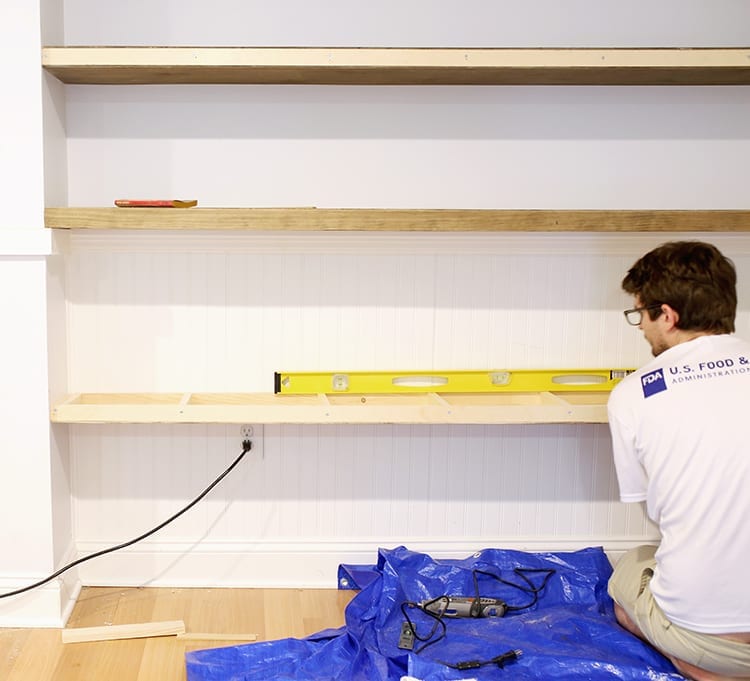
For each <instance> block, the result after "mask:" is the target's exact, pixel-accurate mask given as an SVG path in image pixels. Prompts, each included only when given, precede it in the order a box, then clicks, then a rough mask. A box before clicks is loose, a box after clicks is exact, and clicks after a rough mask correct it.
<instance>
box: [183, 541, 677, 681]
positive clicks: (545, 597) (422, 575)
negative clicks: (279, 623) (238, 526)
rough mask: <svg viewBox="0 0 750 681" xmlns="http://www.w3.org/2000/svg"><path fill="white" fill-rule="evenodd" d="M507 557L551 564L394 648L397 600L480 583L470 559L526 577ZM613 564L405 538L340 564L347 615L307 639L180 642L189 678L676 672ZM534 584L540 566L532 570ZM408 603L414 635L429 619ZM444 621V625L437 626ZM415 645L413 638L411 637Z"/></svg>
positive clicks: (591, 556)
mask: <svg viewBox="0 0 750 681" xmlns="http://www.w3.org/2000/svg"><path fill="white" fill-rule="evenodd" d="M514 568H530V569H550V568H551V569H554V570H555V572H554V574H553V575H552V577H551V578H550V580H549V581H548V582H547V584H546V586H545V588H544V590H543V591H542V592H540V594H539V598H538V601H537V602H536V603H535V604H534V605H532V606H531V607H529V608H525V609H522V610H519V611H510V612H508V613H507V614H506V615H505V616H504V617H487V618H476V619H475V618H461V619H449V618H446V619H444V621H445V623H446V634H445V637H444V638H442V639H440V640H439V641H437V642H436V643H434V644H432V645H430V646H428V647H427V648H425V649H424V650H423V651H422V652H419V653H417V654H415V653H414V652H407V651H404V650H401V649H399V648H398V641H399V635H400V633H401V626H402V622H403V621H404V614H403V612H402V609H401V604H402V603H403V602H405V601H411V602H419V601H423V600H427V599H431V598H436V597H438V596H441V595H466V596H472V595H474V593H475V582H474V576H473V571H474V570H480V571H484V572H490V573H492V574H494V575H496V576H498V577H501V578H503V579H506V580H507V581H510V582H513V583H521V582H520V580H519V579H518V577H517V575H515V574H514V572H513V570H514ZM611 572H612V568H611V566H610V564H609V561H608V560H607V557H606V556H605V554H604V552H603V551H602V550H601V549H600V548H588V549H583V550H581V551H573V552H561V553H527V552H522V551H513V550H505V549H485V550H483V551H481V552H478V553H476V554H474V555H472V556H470V557H467V558H465V559H462V560H436V559H433V558H431V557H430V556H428V555H426V554H424V553H418V552H414V551H410V550H408V549H407V548H405V547H399V548H396V549H392V550H385V549H381V550H380V551H379V554H378V561H377V564H376V565H375V566H369V567H368V566H346V565H342V566H340V568H339V580H340V582H341V580H342V577H343V578H344V579H343V581H344V583H348V584H349V585H350V587H354V588H357V587H362V590H361V591H360V593H358V594H357V595H356V596H355V597H354V598H353V599H352V601H351V602H350V603H349V605H348V606H347V609H346V625H345V626H344V627H342V628H340V629H331V630H326V631H322V632H319V633H318V634H315V635H314V636H310V637H308V638H305V639H291V638H290V639H282V640H278V641H266V642H259V643H250V644H244V645H239V646H230V647H225V648H216V649H209V650H201V651H194V652H189V653H187V654H186V666H187V678H188V681H260V680H261V679H263V680H264V681H266V680H272V679H274V680H277V681H283V680H287V679H294V680H295V681H308V680H309V681H313V680H314V681H322V680H323V681H324V680H327V679H344V680H352V681H360V680H361V681H386V680H389V681H390V680H396V681H397V680H399V679H402V678H405V677H410V678H411V679H419V680H420V681H448V680H453V679H478V680H479V679H509V680H510V679H512V680H513V681H525V680H545V681H546V680H549V679H570V680H573V679H576V680H584V679H586V680H589V679H613V680H614V679H618V680H621V681H628V680H631V679H649V680H650V681H668V680H674V679H682V678H683V677H682V676H680V675H679V674H678V673H677V672H676V671H675V669H674V667H673V666H672V665H671V663H670V662H669V661H668V660H667V659H666V658H664V657H663V656H661V655H660V654H659V653H657V652H656V651H654V650H653V649H652V648H651V647H650V646H648V645H646V644H645V643H643V642H642V641H640V640H639V639H637V638H635V637H634V636H631V635H630V634H629V633H627V632H626V631H625V630H624V629H622V628H621V627H620V626H619V625H618V624H617V622H616V621H615V618H614V612H613V605H612V600H611V599H610V597H609V596H608V595H607V591H606V587H607V581H608V579H609V576H610V574H611ZM532 581H534V582H535V583H537V584H538V582H539V578H538V577H532ZM478 584H479V587H480V594H481V596H489V597H495V598H500V599H502V600H504V601H505V602H506V603H508V604H509V605H511V606H512V605H516V606H523V605H526V604H528V603H529V602H530V598H529V595H528V594H527V593H524V592H522V591H521V590H519V589H515V588H513V587H511V586H508V585H505V584H502V583H500V582H498V581H496V580H494V579H491V578H486V577H480V578H479V579H478ZM407 613H408V614H409V617H410V618H411V619H412V621H413V622H414V624H415V626H416V628H417V629H416V630H417V633H418V634H419V635H420V636H427V635H428V634H429V632H430V630H431V629H432V626H433V620H431V619H430V618H428V617H427V616H425V615H424V614H422V613H421V612H420V611H419V610H417V609H416V608H407ZM438 629H439V628H438ZM419 645H420V642H419V641H416V646H415V648H418V647H419ZM510 649H518V650H521V652H522V655H521V656H520V657H519V658H518V659H517V660H515V661H512V662H509V663H507V664H505V665H504V666H503V667H502V668H501V667H498V666H497V665H492V666H482V667H480V668H478V669H472V670H468V671H459V670H456V669H453V668H451V667H449V666H446V665H445V664H443V663H444V662H448V663H450V664H456V663H459V662H464V661H467V660H479V661H485V660H489V659H491V658H493V657H495V656H497V655H500V654H502V653H504V652H506V651H508V650H510Z"/></svg>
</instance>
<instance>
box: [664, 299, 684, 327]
mask: <svg viewBox="0 0 750 681" xmlns="http://www.w3.org/2000/svg"><path fill="white" fill-rule="evenodd" d="M661 313H662V317H663V318H664V322H665V323H666V325H667V327H668V328H670V329H673V328H674V329H676V328H677V325H678V323H679V321H680V313H679V312H677V310H675V309H674V308H673V307H671V306H670V305H667V304H666V303H662V306H661Z"/></svg>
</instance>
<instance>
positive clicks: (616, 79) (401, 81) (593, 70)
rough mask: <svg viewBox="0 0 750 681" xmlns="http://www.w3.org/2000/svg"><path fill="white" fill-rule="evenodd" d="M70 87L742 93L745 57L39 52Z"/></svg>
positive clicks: (312, 50)
mask: <svg viewBox="0 0 750 681" xmlns="http://www.w3.org/2000/svg"><path fill="white" fill-rule="evenodd" d="M42 66H43V67H44V68H45V69H46V70H47V71H48V72H49V73H51V74H52V75H54V76H55V77H56V78H58V79H59V80H61V81H62V82H63V83H71V84H93V85H96V84H102V85H103V84H117V85H122V84H130V85H137V84H176V83H183V84H184V83H193V84H207V83H225V84H254V83H277V84H325V85H748V84H750V48H743V47H738V48H400V47H331V48H326V47H166V46H163V47H128V46H64V47H58V46H49V47H44V48H42Z"/></svg>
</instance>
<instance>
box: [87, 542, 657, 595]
mask: <svg viewBox="0 0 750 681" xmlns="http://www.w3.org/2000/svg"><path fill="white" fill-rule="evenodd" d="M653 542H654V539H653V538H652V537H645V536H644V537H642V538H637V539H634V538H633V537H627V538H612V537H586V538H559V537H529V538H514V539H513V540H511V541H499V542H492V541H489V540H487V539H474V540H472V539H462V540H460V541H457V540H455V539H439V538H438V539H435V538H420V539H413V540H409V541H404V542H401V543H403V545H405V546H407V547H408V548H409V549H411V550H414V551H420V552H424V553H428V554H429V555H431V556H433V557H434V558H465V557H467V556H470V555H471V554H473V553H475V552H477V551H480V550H482V549H485V548H507V549H516V550H521V551H531V552H538V551H576V550H579V549H582V548H586V547H589V546H601V547H603V549H604V551H605V552H606V554H607V556H608V557H609V558H610V561H613V562H614V561H616V560H617V559H618V558H619V557H620V555H622V554H623V553H624V552H625V551H627V550H628V549H630V548H632V547H635V546H638V545H639V544H644V543H653ZM398 545H399V542H394V541H393V540H392V539H385V540H383V541H375V540H373V541H367V542H364V541H362V542H354V541H315V542H293V541H267V542H260V543H255V544H246V543H239V542H230V543H224V544H220V543H208V542H203V543H201V544H199V545H194V544H190V543H180V542H158V543H157V542H155V543H145V542H144V543H142V544H140V545H137V546H135V547H132V548H130V549H128V550H123V551H119V552H116V553H111V554H108V555H106V556H102V557H100V558H95V559H93V560H92V561H90V562H85V563H83V564H81V565H80V566H79V567H78V571H79V577H80V580H81V583H82V584H84V585H86V586H162V587H166V586H170V587H217V588H218V587H234V588H243V587H244V588H251V587H253V588H336V586H337V583H336V580H337V572H338V566H339V565H340V564H342V563H345V564H364V565H371V564H373V563H375V562H376V561H377V555H378V549H379V548H394V547H395V546H398ZM78 548H79V552H80V554H79V555H81V556H84V555H88V554H91V553H94V552H95V551H99V550H101V549H103V548H106V547H105V546H103V545H101V544H99V543H94V542H92V543H79V545H78Z"/></svg>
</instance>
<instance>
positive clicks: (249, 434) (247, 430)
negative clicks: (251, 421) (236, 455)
mask: <svg viewBox="0 0 750 681" xmlns="http://www.w3.org/2000/svg"><path fill="white" fill-rule="evenodd" d="M254 432H255V430H254V428H253V427H252V426H240V438H241V439H242V441H243V442H244V441H245V440H252V439H253V433H254Z"/></svg>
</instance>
